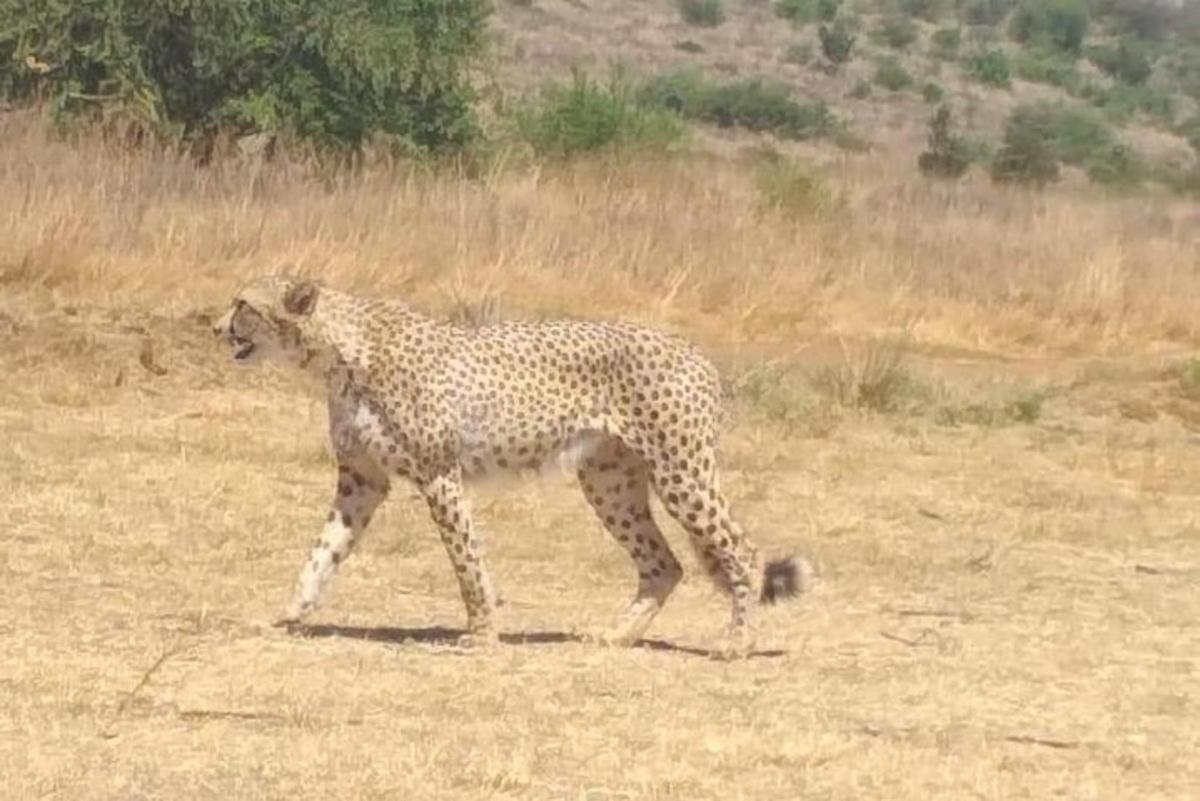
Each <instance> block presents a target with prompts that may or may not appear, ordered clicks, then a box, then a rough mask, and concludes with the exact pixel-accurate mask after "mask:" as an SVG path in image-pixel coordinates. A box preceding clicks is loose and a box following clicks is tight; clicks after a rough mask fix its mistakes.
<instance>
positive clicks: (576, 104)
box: [516, 71, 684, 156]
mask: <svg viewBox="0 0 1200 801" xmlns="http://www.w3.org/2000/svg"><path fill="white" fill-rule="evenodd" d="M516 124H517V133H518V135H519V136H520V137H521V139H523V140H524V141H526V142H528V143H529V144H530V145H531V146H532V147H533V148H534V150H535V151H537V152H538V153H541V154H544V155H551V156H567V155H571V154H574V153H581V152H587V151H593V150H600V149H602V148H609V147H615V146H622V147H625V148H631V149H651V150H652V149H662V148H666V147H669V146H670V145H672V144H675V143H676V142H678V141H679V140H680V139H682V138H683V135H684V129H683V124H682V122H681V121H680V120H679V117H678V116H677V115H675V114H673V113H671V112H670V111H668V110H666V109H664V108H657V107H650V106H647V105H646V104H645V103H642V102H639V99H638V97H637V93H636V92H635V90H634V89H633V88H631V87H630V86H629V84H628V83H626V82H625V81H624V80H622V79H620V78H614V79H613V80H612V81H610V82H609V83H607V84H600V83H597V82H596V81H594V80H592V79H591V78H589V77H587V75H585V74H584V73H582V72H578V71H577V72H576V73H575V75H574V77H573V79H572V80H571V82H570V83H568V84H550V85H549V86H547V87H546V88H545V89H544V90H543V91H542V94H541V97H540V98H539V100H538V101H536V102H529V103H526V104H525V105H524V106H523V107H521V108H520V109H519V110H518V111H517V113H516Z"/></svg>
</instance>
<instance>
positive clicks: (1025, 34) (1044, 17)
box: [1009, 0, 1088, 53]
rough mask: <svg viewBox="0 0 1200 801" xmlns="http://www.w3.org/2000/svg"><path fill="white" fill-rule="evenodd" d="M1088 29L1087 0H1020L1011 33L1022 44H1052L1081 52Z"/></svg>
mask: <svg viewBox="0 0 1200 801" xmlns="http://www.w3.org/2000/svg"><path fill="white" fill-rule="evenodd" d="M1087 28H1088V8H1087V2H1086V0H1021V4H1020V5H1019V6H1018V7H1017V11H1016V13H1015V14H1013V17H1012V22H1011V23H1010V25H1009V34H1010V35H1011V36H1012V38H1013V39H1016V40H1017V41H1018V42H1021V43H1022V44H1039V45H1050V46H1053V47H1056V48H1058V49H1059V50H1066V51H1068V52H1071V53H1078V52H1079V48H1080V47H1081V46H1082V45H1083V37H1084V36H1085V35H1086V34H1087Z"/></svg>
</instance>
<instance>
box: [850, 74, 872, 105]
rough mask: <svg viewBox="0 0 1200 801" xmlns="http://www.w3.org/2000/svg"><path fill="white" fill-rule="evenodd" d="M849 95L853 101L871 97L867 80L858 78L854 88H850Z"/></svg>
mask: <svg viewBox="0 0 1200 801" xmlns="http://www.w3.org/2000/svg"><path fill="white" fill-rule="evenodd" d="M849 94H850V97H853V98H854V99H855V100H862V99H864V98H868V97H870V96H871V82H870V81H868V80H864V79H862V78H859V79H858V80H857V81H855V82H854V86H852V87H851V88H850V92H849Z"/></svg>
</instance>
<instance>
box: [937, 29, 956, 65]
mask: <svg viewBox="0 0 1200 801" xmlns="http://www.w3.org/2000/svg"><path fill="white" fill-rule="evenodd" d="M929 42H930V44H931V45H933V54H934V55H935V56H937V57H938V58H944V59H947V60H949V59H953V58H956V57H957V56H958V48H959V47H960V46H961V45H962V31H961V30H960V29H958V28H938V29H937V30H936V31H934V32H933V34H932V35H931V36H930V37H929Z"/></svg>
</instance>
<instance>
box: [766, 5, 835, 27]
mask: <svg viewBox="0 0 1200 801" xmlns="http://www.w3.org/2000/svg"><path fill="white" fill-rule="evenodd" d="M841 7H842V0H776V3H775V13H776V14H777V15H779V16H780V17H783V18H784V19H787V20H791V21H792V22H794V23H797V24H800V25H803V24H804V23H807V22H812V21H813V20H816V19H823V20H825V21H829V20H831V19H833V18H834V17H836V16H837V13H838V10H839V9H840V8H841Z"/></svg>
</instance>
